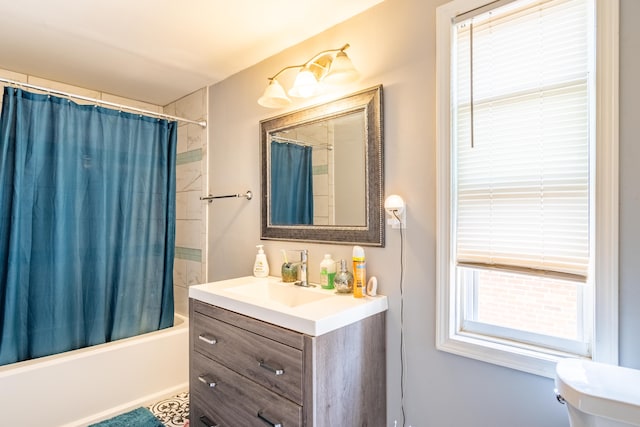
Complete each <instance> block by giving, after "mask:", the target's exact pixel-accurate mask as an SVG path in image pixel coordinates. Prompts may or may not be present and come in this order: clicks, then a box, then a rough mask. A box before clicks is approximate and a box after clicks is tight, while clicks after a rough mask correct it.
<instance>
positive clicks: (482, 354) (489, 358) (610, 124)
mask: <svg viewBox="0 0 640 427" xmlns="http://www.w3.org/2000/svg"><path fill="white" fill-rule="evenodd" d="M490 2H491V0H454V1H451V2H449V3H447V4H445V5H442V6H440V7H439V8H438V9H437V11H436V35H437V43H436V49H437V51H436V76H437V77H436V107H437V108H436V124H437V131H436V136H437V168H438V170H437V191H438V194H437V201H438V205H437V206H438V208H437V242H438V247H437V253H436V256H437V260H436V268H437V271H436V280H437V290H436V305H437V319H436V347H437V348H438V349H439V350H442V351H446V352H450V353H454V354H458V355H461V356H465V357H470V358H473V359H478V360H482V361H485V362H489V363H493V364H497V365H501V366H506V367H510V368H513V369H518V370H521V371H525V372H529V373H532V374H537V375H541V376H545V377H548V378H553V377H554V376H555V364H556V363H557V362H558V361H559V360H560V359H561V358H563V357H567V356H571V354H560V353H553V352H548V351H544V350H543V349H542V348H539V347H536V346H528V347H522V346H518V347H516V346H512V345H509V344H508V342H507V341H502V342H500V341H495V340H488V339H485V338H483V336H482V335H481V334H477V335H476V336H473V335H469V334H462V333H460V331H458V330H456V325H457V321H456V317H455V316H456V313H458V312H459V310H460V309H463V307H459V305H461V304H462V302H461V299H460V298H458V295H457V291H456V283H455V277H452V274H451V272H452V268H451V267H452V262H453V260H452V256H451V236H452V230H451V225H452V217H451V215H452V205H451V204H452V200H451V169H452V167H451V153H450V150H451V126H452V124H451V98H450V97H451V46H452V36H453V28H452V27H453V25H452V20H453V18H454V17H456V16H458V15H460V14H462V13H465V12H467V11H470V10H473V9H476V8H479V7H481V6H484V5H486V4H488V3H490ZM497 3H504V0H500V1H499V2H497ZM619 9H620V6H619V0H595V21H596V29H597V31H596V42H595V46H596V80H595V83H596V89H595V92H596V101H595V105H596V112H595V117H596V124H595V137H596V148H595V152H596V159H597V161H596V179H595V215H596V223H595V248H596V250H595V273H594V281H595V292H594V299H595V303H594V313H593V319H594V320H593V342H592V349H591V359H592V360H595V361H600V362H605V363H611V364H618V68H619V65H618V64H619V58H618V52H619V49H618V43H619V30H618V28H619Z"/></svg>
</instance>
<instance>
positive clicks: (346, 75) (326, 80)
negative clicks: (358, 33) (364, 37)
mask: <svg viewBox="0 0 640 427" xmlns="http://www.w3.org/2000/svg"><path fill="white" fill-rule="evenodd" d="M347 48H349V43H347V44H345V45H344V46H342V47H341V48H340V49H329V50H324V51H322V52H320V53H318V54H316V55H315V56H314V57H313V58H311V59H310V60H308V61H307V62H305V63H304V64H300V65H289V66H287V67H284V68H283V69H281V70H280V71H278V72H277V73H276V74H275V75H274V76H273V77H269V78H268V80H269V84H268V85H267V88H266V89H265V90H264V93H263V94H262V96H261V97H260V98H259V99H258V104H260V105H262V106H263V107H267V108H282V107H286V106H287V105H289V104H291V99H290V98H289V96H292V97H294V98H309V97H312V96H315V95H317V94H319V93H320V92H321V91H322V87H321V86H322V85H325V84H327V85H339V84H346V83H351V82H354V81H356V80H357V79H358V77H359V73H358V71H357V70H356V69H355V67H354V66H353V64H352V63H351V59H349V57H348V56H347V54H346V53H345V52H344V51H345V50H346V49H347ZM292 68H300V71H299V72H298V75H297V76H296V79H295V81H294V83H293V86H292V87H291V89H289V92H288V95H289V96H287V93H286V92H285V90H284V88H283V87H282V85H281V84H280V83H278V80H277V77H278V76H279V75H280V74H281V73H282V72H284V71H286V70H289V69H292Z"/></svg>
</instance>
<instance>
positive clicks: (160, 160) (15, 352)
mask: <svg viewBox="0 0 640 427" xmlns="http://www.w3.org/2000/svg"><path fill="white" fill-rule="evenodd" d="M176 132H177V126H176V123H175V122H168V121H166V120H159V119H155V118H150V117H143V116H140V115H134V114H129V113H124V112H118V111H114V110H110V109H105V108H102V107H97V106H89V105H78V104H76V103H74V102H71V101H69V100H67V99H62V98H58V97H54V96H47V95H40V94H34V93H30V92H27V91H24V90H20V89H15V88H5V91H4V98H3V103H2V116H1V117H0V365H3V364H7V363H12V362H17V361H21V360H26V359H31V358H35V357H40V356H45V355H49V354H54V353H59V352H62V351H67V350H72V349H76V348H81V347H85V346H90V345H94V344H100V343H104V342H108V341H112V340H116V339H119V338H124V337H129V336H134V335H137V334H140V333H145V332H149V331H153V330H157V329H162V328H165V327H169V326H171V325H172V324H173V283H172V282H173V273H172V269H173V257H174V251H175V248H174V243H175V151H176Z"/></svg>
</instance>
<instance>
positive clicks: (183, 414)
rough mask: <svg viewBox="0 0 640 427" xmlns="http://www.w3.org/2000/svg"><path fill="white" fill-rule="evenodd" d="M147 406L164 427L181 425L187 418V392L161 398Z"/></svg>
mask: <svg viewBox="0 0 640 427" xmlns="http://www.w3.org/2000/svg"><path fill="white" fill-rule="evenodd" d="M148 408H149V410H150V411H151V412H153V415H155V416H156V417H157V418H158V419H159V420H160V421H162V422H163V423H164V425H165V426H166V427H183V426H184V424H185V423H186V422H187V420H188V419H189V393H188V392H184V393H180V394H178V395H176V396H173V397H170V398H168V399H163V400H161V401H159V402H156V403H154V404H153V405H149V406H148Z"/></svg>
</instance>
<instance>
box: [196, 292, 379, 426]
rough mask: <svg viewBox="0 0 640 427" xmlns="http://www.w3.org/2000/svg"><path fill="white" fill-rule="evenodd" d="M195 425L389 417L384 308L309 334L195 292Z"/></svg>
mask: <svg viewBox="0 0 640 427" xmlns="http://www.w3.org/2000/svg"><path fill="white" fill-rule="evenodd" d="M189 310H190V319H191V322H190V347H191V348H190V350H191V351H190V367H189V372H190V374H189V375H190V378H189V379H190V420H191V426H192V427H204V426H220V427H238V426H243V427H244V426H259V427H264V426H269V425H273V426H281V427H298V426H309V427H311V426H313V427H328V426H333V427H335V426H340V427H351V426H353V427H361V426H371V427H375V426H384V425H385V423H386V360H385V358H386V355H385V313H384V312H381V313H377V314H374V315H372V316H369V317H366V318H364V319H362V320H359V321H357V322H355V323H352V324H349V325H346V326H343V327H341V328H339V329H335V330H333V331H330V332H327V333H325V334H322V335H319V336H309V335H306V334H303V333H300V332H296V331H293V330H290V329H286V328H282V327H280V326H277V325H273V324H270V323H266V322H263V321H260V320H257V319H254V318H252V317H247V316H244V315H242V314H238V313H235V312H233V311H230V310H227V309H223V308H220V307H217V306H214V305H210V304H207V303H204V302H201V301H198V300H195V299H190V308H189Z"/></svg>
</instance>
